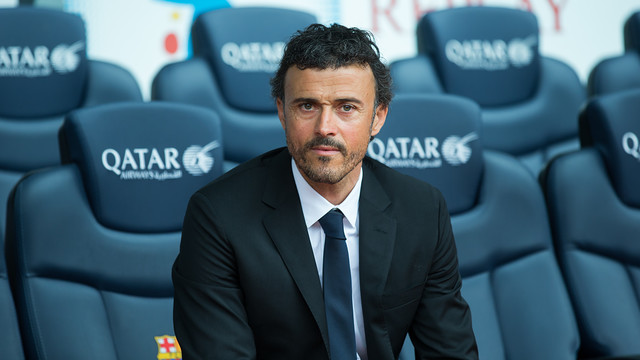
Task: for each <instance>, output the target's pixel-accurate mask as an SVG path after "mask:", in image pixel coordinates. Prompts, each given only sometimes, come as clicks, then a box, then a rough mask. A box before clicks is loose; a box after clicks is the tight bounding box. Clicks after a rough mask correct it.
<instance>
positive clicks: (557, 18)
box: [549, 0, 567, 32]
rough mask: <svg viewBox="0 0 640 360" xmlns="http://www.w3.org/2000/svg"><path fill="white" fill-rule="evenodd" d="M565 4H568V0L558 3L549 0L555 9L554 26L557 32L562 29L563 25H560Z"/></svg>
mask: <svg viewBox="0 0 640 360" xmlns="http://www.w3.org/2000/svg"><path fill="white" fill-rule="evenodd" d="M560 3H562V4H560ZM565 5H567V0H564V1H559V2H558V3H555V2H553V0H549V6H551V9H552V10H553V20H554V28H555V30H556V31H557V32H560V31H562V26H561V25H560V11H561V8H563V7H564V6H565Z"/></svg>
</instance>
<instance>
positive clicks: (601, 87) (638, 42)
mask: <svg viewBox="0 0 640 360" xmlns="http://www.w3.org/2000/svg"><path fill="white" fill-rule="evenodd" d="M623 38H624V48H625V52H624V54H621V55H617V56H611V57H608V58H606V59H603V60H601V61H600V62H598V63H597V64H596V66H594V67H593V69H591V72H590V73H589V78H588V80H587V93H588V95H589V96H598V95H604V94H610V93H613V92H618V91H624V90H631V89H640V11H636V12H635V13H633V14H631V15H630V16H629V17H628V18H627V20H626V21H625V23H624V26H623Z"/></svg>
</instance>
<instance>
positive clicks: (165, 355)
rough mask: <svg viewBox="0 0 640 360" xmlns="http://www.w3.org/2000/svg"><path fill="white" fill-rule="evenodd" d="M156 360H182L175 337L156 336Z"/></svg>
mask: <svg viewBox="0 0 640 360" xmlns="http://www.w3.org/2000/svg"><path fill="white" fill-rule="evenodd" d="M155 339H156V343H157V344H158V360H182V350H181V349H180V345H179V344H178V339H176V337H175V336H170V335H163V336H156V337H155Z"/></svg>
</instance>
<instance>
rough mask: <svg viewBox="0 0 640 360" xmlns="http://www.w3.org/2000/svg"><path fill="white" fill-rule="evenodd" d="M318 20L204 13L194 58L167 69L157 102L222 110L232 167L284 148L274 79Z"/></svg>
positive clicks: (254, 12) (285, 14) (266, 12)
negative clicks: (292, 45)
mask: <svg viewBox="0 0 640 360" xmlns="http://www.w3.org/2000/svg"><path fill="white" fill-rule="evenodd" d="M313 22H315V17H314V16H313V15H311V14H308V13H305V12H302V11H297V10H289V9H279V8H260V7H240V8H225V9H217V10H213V11H209V12H206V13H203V14H201V15H200V16H198V18H197V19H196V20H195V22H194V24H193V27H192V32H191V36H192V40H193V52H194V57H193V58H192V59H188V60H186V61H182V62H178V63H173V64H169V65H167V66H165V67H163V68H162V69H161V70H160V71H159V72H158V74H157V75H156V77H155V78H154V81H153V85H152V98H154V99H156V100H170V101H177V102H184V103H189V104H195V105H200V106H206V107H209V108H211V109H214V110H215V111H216V112H218V113H219V114H220V119H221V121H222V131H223V133H224V136H225V160H226V161H228V162H229V163H230V164H237V163H240V162H243V161H246V160H249V159H251V158H253V157H255V156H257V155H260V154H261V153H263V152H265V151H268V150H271V149H273V148H276V147H279V146H283V145H285V138H284V131H283V130H282V126H281V125H280V121H279V120H278V116H277V109H276V105H275V101H274V100H273V98H272V97H271V89H270V86H269V80H270V78H271V77H272V76H273V75H274V74H275V71H276V70H277V68H278V65H279V63H280V59H281V57H282V53H283V50H284V46H285V43H286V42H287V40H288V39H289V38H290V37H291V36H292V35H293V34H294V33H295V32H296V31H298V30H302V29H303V28H305V27H307V26H308V25H310V24H311V23H313ZM231 166H232V165H231Z"/></svg>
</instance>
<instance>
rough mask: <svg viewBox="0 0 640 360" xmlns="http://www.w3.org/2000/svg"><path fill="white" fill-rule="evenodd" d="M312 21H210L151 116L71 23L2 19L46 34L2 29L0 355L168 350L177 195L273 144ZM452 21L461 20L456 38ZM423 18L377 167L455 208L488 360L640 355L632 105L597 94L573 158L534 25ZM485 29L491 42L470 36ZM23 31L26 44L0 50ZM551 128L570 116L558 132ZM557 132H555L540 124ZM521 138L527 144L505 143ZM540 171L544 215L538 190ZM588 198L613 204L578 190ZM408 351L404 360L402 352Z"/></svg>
mask: <svg viewBox="0 0 640 360" xmlns="http://www.w3.org/2000/svg"><path fill="white" fill-rule="evenodd" d="M474 14H475V15H474ZM458 16H460V17H458ZM632 18H633V17H632ZM5 19H6V21H5ZM9 19H11V21H9ZM509 19H513V20H509ZM314 21H315V19H314V18H313V16H311V15H309V14H305V13H302V12H298V11H293V10H284V9H266V8H235V9H222V10H216V11H212V12H209V13H205V14H203V15H201V16H200V17H199V18H198V19H197V20H196V22H195V23H194V25H193V41H194V44H193V45H194V57H193V58H192V59H189V60H186V61H184V62H180V63H176V64H171V65H168V66H167V67H165V68H164V69H162V70H161V71H160V72H159V73H158V76H157V77H156V80H155V81H154V83H153V91H152V92H153V98H154V100H156V101H153V102H148V103H143V102H142V99H141V97H140V92H139V90H138V88H137V85H136V84H135V81H134V80H133V78H132V77H131V76H130V75H129V74H128V73H127V72H126V71H125V70H123V69H122V68H119V67H117V66H113V65H110V64H106V63H101V62H95V61H92V60H88V59H87V58H86V52H85V49H86V39H85V37H84V28H83V25H82V23H81V21H80V20H79V19H78V18H77V17H75V16H74V15H70V14H65V13H61V12H54V11H51V10H44V9H37V8H18V9H5V10H2V11H0V27H3V26H7V28H6V29H0V30H7V29H16V28H22V27H25V28H35V27H30V26H29V25H30V24H35V23H37V24H39V26H40V27H39V29H41V30H40V31H37V32H36V31H35V30H34V31H32V32H24V31H20V32H16V31H15V30H12V31H0V52H2V51H6V52H7V54H11V55H9V56H11V57H9V59H12V57H13V58H14V59H17V60H15V61H5V62H4V63H2V64H1V65H0V89H11V90H5V91H3V94H4V93H9V92H10V93H11V94H12V95H10V96H8V97H4V96H3V97H0V98H2V99H0V165H2V166H3V169H5V165H4V164H8V165H7V166H6V170H2V171H0V183H1V184H3V186H4V188H6V189H12V192H11V194H10V195H9V191H10V190H7V191H6V195H3V193H2V191H3V190H0V201H2V202H3V203H4V202H5V201H7V204H8V206H7V207H6V209H8V211H7V216H6V219H7V223H6V254H5V255H6V262H7V269H5V266H4V264H3V263H2V261H1V260H0V320H1V321H2V322H3V324H8V326H7V329H8V334H9V335H6V336H4V337H0V347H2V348H3V349H7V350H6V351H7V353H8V354H9V356H10V358H16V359H20V358H23V355H22V354H23V351H24V352H25V353H26V356H27V358H51V357H52V358H58V357H66V358H72V359H75V358H105V359H115V358H132V359H133V358H136V359H137V358H148V357H152V356H154V355H155V354H160V353H162V351H165V352H164V353H169V354H174V355H175V354H178V352H179V346H178V345H177V344H175V338H172V337H171V334H172V333H173V331H172V325H171V324H172V321H171V302H172V300H171V298H172V291H173V290H172V287H171V282H170V272H169V269H170V266H171V264H172V262H173V258H174V257H175V255H176V254H177V249H178V246H179V234H180V227H181V221H182V216H183V213H184V208H185V206H186V201H187V199H188V196H189V194H190V193H192V192H193V191H195V189H197V188H198V187H200V186H202V185H204V184H205V183H206V182H208V181H210V180H211V179H212V178H214V177H215V176H217V175H219V174H220V173H222V172H224V171H225V170H226V169H228V168H229V167H231V166H234V164H236V163H239V162H242V161H244V160H247V159H248V158H250V157H253V156H255V155H257V154H259V153H261V152H263V151H264V150H267V149H270V148H273V147H276V146H280V145H284V136H283V134H282V130H280V129H281V127H280V124H279V122H278V121H277V116H276V115H275V106H274V104H273V101H272V100H271V99H270V98H269V87H268V79H269V77H270V76H271V75H270V74H271V72H272V71H273V69H274V67H275V66H277V61H278V56H277V54H278V51H281V47H282V45H283V44H284V42H286V39H287V38H288V37H289V36H290V35H291V34H292V33H293V32H294V31H296V30H297V29H300V28H302V27H304V26H306V25H307V24H309V23H311V22H314ZM460 23H464V24H469V27H468V28H467V27H466V26H465V27H459V29H458V28H455V29H454V28H453V26H452V24H460ZM48 24H50V25H48ZM248 24H250V25H251V26H252V27H255V28H252V30H249V28H250V27H248V26H247V25H248ZM420 24H421V25H419V29H420V30H419V31H420V32H421V33H423V35H421V36H419V37H418V38H419V41H420V42H421V43H424V44H423V46H424V48H423V49H425V50H424V52H422V51H421V55H419V56H418V57H416V58H414V59H406V60H401V61H399V62H397V63H393V64H391V69H392V73H393V75H394V80H395V82H396V84H397V88H398V93H399V95H398V96H397V97H396V98H395V99H394V100H393V103H392V105H391V111H390V115H389V119H388V120H389V121H387V123H386V125H385V127H384V128H383V131H382V132H381V133H380V134H379V135H378V136H377V137H376V139H374V140H373V142H372V143H371V145H370V147H369V155H370V156H372V157H374V158H376V159H378V160H380V161H383V162H385V163H387V164H388V165H389V166H392V167H395V168H398V169H399V170H400V171H404V172H407V173H409V174H411V175H413V176H417V177H419V178H422V179H425V180H427V181H429V182H431V183H433V184H435V185H436V186H438V187H439V188H440V189H441V190H442V191H443V193H444V194H445V197H446V199H447V202H448V205H449V210H450V212H451V214H452V222H453V226H454V233H455V236H456V243H457V244H458V251H459V257H460V266H461V273H462V275H463V283H464V285H463V291H464V295H465V297H466V298H467V300H468V301H469V303H470V305H471V308H472V313H473V319H474V329H475V331H476V335H477V338H478V342H479V348H480V353H481V358H483V359H541V358H542V359H565V358H567V359H568V358H576V356H581V357H585V358H586V357H593V356H618V355H628V354H640V349H638V348H637V345H636V343H635V340H633V339H637V338H638V335H640V331H638V328H640V326H636V323H635V321H632V320H629V319H635V320H637V319H640V317H638V316H637V315H638V314H637V312H638V301H637V295H638V294H636V293H635V292H636V291H637V290H636V289H637V288H638V287H637V286H635V285H634V284H635V283H636V282H637V279H636V277H637V274H636V273H637V268H636V267H635V266H634V264H636V263H637V258H638V257H637V256H634V254H636V253H637V251H635V250H634V249H635V248H636V247H635V246H634V244H633V241H632V240H633V234H636V233H637V232H634V230H637V227H638V226H639V225H638V224H640V222H638V221H637V220H638V219H637V216H638V215H637V203H638V196H637V195H635V192H634V189H633V179H634V178H635V176H634V175H635V171H636V170H634V169H635V168H634V165H635V166H638V164H637V158H638V157H640V155H637V154H638V153H639V152H640V151H639V150H638V136H640V135H638V134H640V129H638V128H637V125H635V124H634V121H633V116H630V114H634V111H636V112H635V113H637V110H638V109H636V108H635V107H634V106H636V105H635V104H636V103H640V94H638V93H637V92H629V93H623V94H622V93H621V94H615V95H610V96H606V97H604V96H603V97H602V98H600V97H598V98H594V99H593V100H592V101H590V102H589V106H587V107H586V108H585V111H584V112H583V116H582V119H583V120H581V122H580V133H581V135H580V139H581V142H582V147H583V148H584V149H583V150H579V151H577V150H578V146H579V145H578V140H577V134H578V121H577V119H578V113H579V109H578V108H579V107H580V106H581V103H580V102H583V101H585V100H586V96H585V94H584V91H583V90H580V89H579V87H577V86H576V82H574V80H577V77H575V74H574V73H572V72H571V70H570V68H568V67H567V66H566V65H564V64H562V63H560V62H558V61H556V60H551V59H545V58H543V57H541V56H540V55H539V54H538V52H537V45H536V44H537V23H536V22H535V17H532V15H531V14H529V13H526V12H522V11H517V10H509V9H498V8H485V7H472V8H464V9H453V10H447V11H443V12H434V13H429V14H427V15H426V16H425V18H424V19H423V20H422V21H421V22H420ZM483 24H484V25H483ZM487 24H490V25H496V24H500V27H499V28H495V29H492V30H486V32H485V31H484V30H481V29H482V27H483V26H486V25H487ZM238 27H242V29H240V30H238V31H232V29H237V28H238ZM256 28H259V30H256ZM625 28H626V26H625ZM42 29H45V31H42ZM460 31H462V32H463V33H458V32H460ZM17 33H19V34H21V36H24V38H23V39H20V41H18V40H13V39H10V38H3V36H7V37H9V36H10V34H17ZM43 33H44V34H46V35H47V37H46V38H45V39H41V38H42V36H43ZM484 34H487V35H486V37H484ZM532 34H533V35H532ZM639 34H640V32H639ZM532 36H533V37H532ZM482 39H488V40H482ZM500 39H502V40H501V41H502V42H500V41H499V40H500ZM512 39H518V41H511V40H512ZM531 39H534V40H535V41H534V40H531ZM4 44H9V45H4ZM19 44H20V45H19ZM21 44H24V45H21ZM434 44H440V45H442V47H441V48H440V50H438V48H439V45H434ZM532 44H533V45H532ZM505 46H507V48H505ZM9 47H12V50H8V49H9ZM478 47H479V49H481V50H478ZM43 49H44V50H43ZM534 50H535V51H534ZM478 51H480V52H479V53H478ZM501 51H506V53H505V52H501ZM447 53H450V54H449V57H450V58H448V57H447V56H448V55H447ZM37 54H40V55H37ZM48 54H50V56H49V55H48ZM54 54H57V55H56V56H54ZM274 54H275V55H274ZM451 54H452V55H451ZM504 54H508V55H509V57H508V61H507V62H508V64H506V65H508V66H507V68H506V69H502V70H500V71H505V72H504V73H501V72H500V71H499V69H498V68H491V69H489V68H486V67H487V66H489V67H492V66H493V67H496V66H506V65H505V63H501V64H500V61H503V60H504ZM38 56H41V57H38ZM438 56H439V57H438ZM478 56H479V57H478ZM0 58H2V54H1V53H0ZM36 59H39V60H38V61H36ZM43 59H44V60H43ZM451 59H453V60H451ZM527 59H529V60H530V61H529V62H527V61H525V60H527ZM454 60H455V61H454ZM456 61H457V63H456ZM492 61H495V62H492ZM447 62H449V63H447ZM425 64H426V65H428V66H429V67H425V66H423V65H425ZM451 64H454V65H455V66H458V67H460V65H459V64H463V65H464V66H466V67H467V68H462V67H460V68H456V67H455V66H453V65H451ZM418 65H419V66H418ZM474 66H475V68H474ZM483 66H484V67H485V68H478V67H483ZM411 69H413V70H411ZM463 71H470V72H471V75H468V74H467V75H465V73H464V72H463ZM38 74H40V75H38ZM403 74H405V75H406V74H409V75H411V74H413V76H403ZM424 74H427V75H428V76H430V79H431V80H434V81H436V80H437V82H429V81H427V80H428V79H429V78H423V77H421V76H422V75H424ZM467 76H469V77H468V78H467ZM494 76H497V78H493V77H494ZM574 77H575V79H574ZM402 79H404V80H402ZM416 79H423V80H424V81H425V82H424V83H422V82H421V83H417V82H416ZM514 79H515V80H516V81H514ZM405 80H406V81H405ZM407 81H409V82H407ZM565 83H567V84H568V85H567V84H565ZM78 84H79V85H78ZM518 84H520V85H522V84H526V85H527V86H525V88H519V87H518ZM578 84H579V83H578ZM31 86H34V87H35V89H36V90H34V89H32V88H31ZM412 86H413V87H412ZM424 89H427V90H428V91H426V92H428V93H429V94H424V92H425V91H422V90H424ZM32 94H35V95H37V96H36V97H34V98H32V97H31V96H32ZM564 94H569V96H568V97H567V98H561V99H565V100H558V98H560V97H561V96H563V95H564ZM12 96H13V97H12ZM474 97H477V98H474ZM7 99H8V100H7ZM4 100H6V101H4ZM3 101H4V102H3ZM39 101H44V104H46V105H42V106H41V105H40V103H39ZM177 102H181V103H187V104H190V105H179V104H177ZM105 103H113V104H111V105H100V104H105ZM567 103H568V104H569V106H567V107H566V108H563V109H565V110H560V109H556V110H555V111H553V110H552V109H549V108H552V107H553V106H562V105H566V104H567ZM5 106H6V109H7V110H4V109H3V107H5ZM572 107H573V108H572ZM538 111H540V114H542V115H535V114H536V113H537V112H538ZM554 113H561V114H563V115H562V116H559V117H557V118H553V119H556V120H553V121H549V119H547V118H546V117H548V116H553V115H554ZM254 115H255V116H254ZM564 116H566V117H567V118H565V117H564ZM510 119H511V120H510ZM522 119H525V120H523V121H524V122H522V123H519V125H514V126H513V127H512V129H515V133H509V132H507V129H508V128H509V126H511V125H508V123H509V122H511V121H515V122H517V121H520V120H522ZM535 119H537V120H535ZM545 119H546V120H545ZM536 121H538V122H539V123H536ZM554 121H557V122H559V123H562V124H563V125H562V126H560V127H559V128H561V129H564V130H562V131H559V132H556V131H555V130H552V127H553V126H552V125H553V122H554ZM572 121H573V122H575V126H574V129H573V130H572V131H573V133H572V135H567V134H569V133H571V132H570V131H568V130H567V129H568V128H569V127H570V126H568V125H567V124H569V123H571V122H572ZM505 123H506V124H507V125H505ZM500 124H503V125H505V127H504V128H501V127H500V126H499V125H500ZM538 128H541V129H543V130H540V132H537V131H536V130H535V129H538ZM58 133H59V140H58ZM527 133H531V134H533V135H532V136H533V137H534V138H535V137H536V136H537V137H538V138H542V139H544V140H545V142H544V144H545V145H551V144H552V143H553V142H554V141H555V140H559V141H560V142H561V143H565V142H566V143H571V144H572V145H571V146H569V147H565V146H564V145H561V146H560V147H561V148H562V151H563V152H564V151H566V150H567V149H569V148H573V149H574V150H575V151H574V152H571V153H568V154H567V155H563V156H560V157H557V158H556V160H553V161H551V162H549V159H550V158H551V155H552V154H555V152H556V151H555V150H548V149H547V150H540V149H535V147H534V146H533V145H532V144H533V143H534V142H535V141H533V140H523V139H525V138H526V137H525V135H527ZM535 134H537V135H535ZM540 134H543V135H540ZM550 134H563V135H558V136H556V135H553V136H552V135H550ZM511 136H513V137H514V138H515V140H516V143H517V142H518V141H520V142H525V143H526V145H523V147H521V148H518V149H519V150H515V149H516V145H509V146H506V147H504V148H501V147H500V146H499V142H497V141H498V140H499V139H501V137H504V138H509V137H511ZM573 137H575V139H572V138H573ZM551 140H554V141H551ZM41 145H42V146H41ZM510 150H512V151H510ZM41 152H42V153H43V154H44V156H45V157H40V156H39V155H37V154H39V153H41ZM16 153H19V154H20V155H22V156H24V158H14V157H12V156H13V155H14V154H16ZM58 154H61V155H60V156H59V155H58ZM581 154H582V155H581ZM584 154H588V155H584ZM513 155H515V156H519V160H520V161H518V160H516V158H514V157H513ZM47 157H49V158H47ZM574 158H577V159H578V163H577V164H576V165H570V166H569V167H568V168H567V169H566V170H562V169H563V167H562V166H563V165H561V164H564V163H569V164H573V162H574V160H572V159H574ZM34 159H44V160H34ZM534 160H535V161H534ZM632 160H633V161H635V162H633V161H632ZM34 161H40V162H39V163H34ZM594 161H595V163H594ZM223 162H226V163H225V164H223ZM523 164H525V167H523V166H522V165H523ZM45 167H48V168H45ZM34 169H40V170H37V171H31V170H34ZM540 169H546V170H545V171H544V172H543V173H542V174H543V175H542V176H541V177H540V179H541V183H542V184H543V188H544V190H545V191H544V194H545V195H546V206H548V208H549V210H548V211H547V209H546V206H545V198H544V196H543V192H542V191H541V187H540V186H539V185H538V184H537V183H536V178H535V176H532V174H533V175H537V173H538V172H539V171H540ZM605 170H606V171H605ZM27 171H30V172H29V173H28V174H27V175H24V173H25V172H27ZM563 174H564V175H563ZM609 178H611V179H614V181H613V184H614V185H611V184H609V182H608V180H609ZM587 183H588V184H589V186H591V185H593V186H596V185H598V186H604V188H603V189H604V190H599V189H598V188H589V187H587V185H584V186H576V185H578V184H580V185H583V184H587ZM5 185H6V186H5ZM606 186H609V187H608V188H607V187H606ZM607 189H608V190H607ZM595 194H597V196H595ZM3 196H4V198H2V197H3ZM619 199H622V200H619ZM574 206H575V207H574ZM1 208H2V210H1V211H0V215H2V220H0V221H4V219H5V216H4V214H3V213H2V212H3V211H5V207H4V206H3V207H1ZM605 208H606V213H602V210H603V209H605ZM583 216H588V217H586V218H584V217H583ZM549 219H550V220H549ZM585 219H586V220H585ZM634 220H635V221H634ZM0 225H2V223H1V222H0ZM586 225H589V226H586ZM0 231H2V232H3V233H4V232H5V231H4V230H3V229H2V226H0ZM611 237H614V239H613V240H612V239H611ZM2 238H3V237H1V236H0V240H1V239H2ZM2 259H4V257H2ZM556 259H557V260H558V261H556ZM8 278H10V279H11V289H9V284H8V280H7V279H8ZM600 282H602V283H600ZM609 291H611V292H609ZM632 295H633V296H632ZM634 296H635V297H634ZM14 297H15V307H16V308H17V310H16V309H15V308H14V305H13V303H14V300H12V298H14ZM619 304H623V305H624V306H620V305H619ZM598 306H599V307H598ZM16 314H18V315H17V316H16ZM622 320H627V321H628V323H630V324H629V325H627V324H628V323H625V325H624V326H622V325H620V324H621V323H620V321H622ZM87 324H90V325H91V326H90V327H87V326H86V325H87ZM605 329H606V331H604V330H605ZM621 329H624V332H622V330H621ZM612 338H613V339H612ZM20 339H21V341H20ZM21 344H23V346H21ZM171 345H173V346H171ZM23 349H24V350H23ZM14 354H15V356H14ZM402 356H403V359H411V356H412V355H411V354H410V344H408V346H407V348H406V349H405V350H403V354H402Z"/></svg>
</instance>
